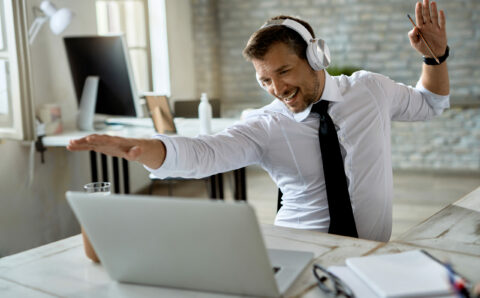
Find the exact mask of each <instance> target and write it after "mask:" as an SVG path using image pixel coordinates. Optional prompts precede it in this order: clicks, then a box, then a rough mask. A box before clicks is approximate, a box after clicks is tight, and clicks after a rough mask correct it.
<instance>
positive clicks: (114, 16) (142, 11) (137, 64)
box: [96, 0, 152, 93]
mask: <svg viewBox="0 0 480 298" xmlns="http://www.w3.org/2000/svg"><path fill="white" fill-rule="evenodd" d="M96 10H97V31H98V34H101V35H104V34H113V33H124V34H125V39H126V42H127V47H128V51H129V54H130V61H131V64H132V69H133V75H134V78H135V82H136V85H137V89H138V91H139V92H140V93H141V92H145V91H151V90H152V70H151V56H150V42H149V38H148V37H149V32H148V25H147V24H148V2H147V0H122V1H113V0H110V1H105V0H97V2H96Z"/></svg>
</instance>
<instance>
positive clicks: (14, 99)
mask: <svg viewBox="0 0 480 298" xmlns="http://www.w3.org/2000/svg"><path fill="white" fill-rule="evenodd" d="M22 2H23V1H15V0H0V138H11V139H18V140H32V139H33V138H34V129H33V112H32V109H31V107H32V105H31V101H30V97H29V88H28V82H29V79H28V54H26V53H25V51H24V50H23V49H25V45H26V38H25V34H24V32H23V31H22V30H21V28H22V22H21V19H22V12H24V11H25V10H24V7H23V4H22ZM19 61H22V64H21V67H20V62H19Z"/></svg>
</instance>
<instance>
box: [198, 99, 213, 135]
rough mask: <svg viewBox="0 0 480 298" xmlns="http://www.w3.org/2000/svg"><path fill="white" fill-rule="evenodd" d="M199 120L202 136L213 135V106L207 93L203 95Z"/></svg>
mask: <svg viewBox="0 0 480 298" xmlns="http://www.w3.org/2000/svg"><path fill="white" fill-rule="evenodd" d="M198 118H199V119H200V134H202V135H205V134H211V133H212V106H211V105H210V103H209V102H208V97H207V93H202V96H201V97H200V104H199V105H198Z"/></svg>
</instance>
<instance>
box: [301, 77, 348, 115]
mask: <svg viewBox="0 0 480 298" xmlns="http://www.w3.org/2000/svg"><path fill="white" fill-rule="evenodd" d="M323 71H324V72H325V87H324V88H323V93H322V96H320V99H319V100H318V101H320V100H322V99H324V100H328V101H333V102H341V101H343V96H342V94H341V93H340V90H339V88H338V85H337V83H336V81H335V79H334V78H333V77H332V76H330V75H329V74H328V72H327V71H325V70H323ZM318 101H316V102H315V103H317V102H318ZM312 106H313V104H311V105H309V106H308V107H307V108H306V109H305V110H303V111H301V112H299V113H294V114H293V118H294V119H295V121H297V122H302V121H303V120H305V119H306V118H307V117H308V115H310V111H311V110H312Z"/></svg>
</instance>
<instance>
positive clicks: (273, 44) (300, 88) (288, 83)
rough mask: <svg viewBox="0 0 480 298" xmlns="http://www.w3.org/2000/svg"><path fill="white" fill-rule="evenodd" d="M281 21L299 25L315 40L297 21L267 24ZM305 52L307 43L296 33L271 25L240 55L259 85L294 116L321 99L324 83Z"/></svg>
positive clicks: (254, 36) (306, 25)
mask: <svg viewBox="0 0 480 298" xmlns="http://www.w3.org/2000/svg"><path fill="white" fill-rule="evenodd" d="M283 19H291V20H294V21H296V22H298V23H300V24H302V25H303V26H304V27H305V28H306V29H307V30H308V31H309V32H310V34H311V35H312V37H314V33H313V30H312V28H311V27H310V25H309V24H308V23H306V22H305V21H302V20H300V19H297V18H293V17H288V16H277V17H274V18H271V19H270V20H269V21H268V22H271V21H274V20H283ZM268 22H267V23H268ZM306 51H307V42H306V41H305V39H304V38H303V37H302V36H301V35H300V34H299V33H298V32H296V31H295V30H293V29H291V28H289V27H287V26H278V25H274V26H266V27H263V28H261V29H260V30H258V31H257V32H255V33H254V34H253V35H252V36H251V37H250V40H249V41H248V43H247V46H246V47H245V49H244V51H243V55H244V56H245V58H246V59H247V60H249V61H251V62H252V63H253V66H254V67H255V70H256V72H257V78H258V80H259V82H260V84H261V85H262V86H263V87H264V88H265V89H266V90H267V91H268V92H269V93H270V94H272V95H273V96H275V97H277V98H278V99H279V100H281V101H282V102H284V103H285V105H286V106H287V107H288V108H289V109H290V110H291V111H293V112H295V113H297V112H301V111H303V110H304V109H305V108H306V107H307V106H308V105H310V104H311V103H313V102H315V101H317V100H318V99H319V98H320V95H321V93H322V92H323V85H324V81H325V74H324V72H323V71H315V70H313V69H312V67H311V66H310V64H309V62H308V60H307V54H306Z"/></svg>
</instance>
